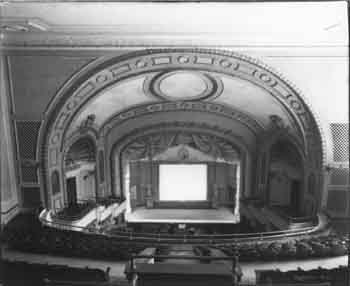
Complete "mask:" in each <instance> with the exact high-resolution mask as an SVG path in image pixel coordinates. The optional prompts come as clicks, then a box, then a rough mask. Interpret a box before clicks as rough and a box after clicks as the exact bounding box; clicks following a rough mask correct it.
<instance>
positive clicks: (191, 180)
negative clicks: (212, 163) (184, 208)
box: [159, 164, 207, 201]
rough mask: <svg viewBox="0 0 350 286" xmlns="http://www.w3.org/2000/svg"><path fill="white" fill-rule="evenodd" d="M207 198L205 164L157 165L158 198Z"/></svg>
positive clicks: (196, 199) (165, 199) (188, 199)
mask: <svg viewBox="0 0 350 286" xmlns="http://www.w3.org/2000/svg"><path fill="white" fill-rule="evenodd" d="M206 199H207V165H205V164H192V165H189V164H161V165H159V200H161V201H204V200H206Z"/></svg>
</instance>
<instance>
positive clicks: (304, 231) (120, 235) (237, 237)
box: [39, 210, 328, 245]
mask: <svg viewBox="0 0 350 286" xmlns="http://www.w3.org/2000/svg"><path fill="white" fill-rule="evenodd" d="M45 212H46V213H45ZM47 212H49V211H48V210H44V211H43V212H42V213H41V214H40V216H39V219H40V221H41V223H42V224H43V225H46V226H50V227H54V228H58V229H62V230H71V231H74V230H75V231H81V232H84V233H88V234H96V235H104V236H106V237H110V238H115V239H118V240H121V241H125V240H128V241H134V242H142V243H153V244H154V243H163V244H167V243H168V244H172V243H188V244H199V245H203V244H205V245H213V244H217V245H219V244H232V243H237V242H250V241H256V240H259V241H263V240H275V239H281V238H286V237H294V236H300V235H309V234H317V233H319V232H320V231H322V230H324V229H325V228H326V227H327V224H328V221H326V217H325V216H323V215H321V214H320V215H318V224H317V225H316V226H313V227H306V228H301V229H294V230H293V229H289V230H282V231H270V232H259V233H237V234H208V235H188V234H185V235H178V234H161V233H139V232H133V231H119V230H114V231H111V230H109V231H104V230H98V229H94V228H87V227H79V226H72V225H69V224H66V223H62V222H55V221H48V220H47V219H46V216H47Z"/></svg>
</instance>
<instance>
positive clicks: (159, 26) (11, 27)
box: [1, 1, 348, 47]
mask: <svg viewBox="0 0 350 286" xmlns="http://www.w3.org/2000/svg"><path fill="white" fill-rule="evenodd" d="M1 9H2V15H3V17H2V20H1V27H2V30H3V32H4V36H3V43H4V46H25V45H35V46H38V45H39V46H40V45H41V46H55V45H59V46H60V45H62V46H72V45H82V46H99V45H107V46H114V45H128V46H135V45H136V46H137V45H148V44H159V45H168V46H169V45H172V44H173V41H174V40H175V41H177V44H178V45H181V44H183V45H191V44H193V43H194V42H195V43H196V44H199V45H214V46H226V47H227V46H232V45H234V46H241V45H244V46H250V45H253V46H291V45H292V46H304V45H311V46H320V47H329V46H338V47H339V46H340V47H345V46H347V40H348V27H347V13H346V11H347V8H346V2H345V1H343V2H341V1H339V2H336V1H333V2H323V3H320V2H307V3H303V2H294V3H293V2H289V3H268V2H265V3H189V2H187V3H126V2H124V3H123V2H119V3H96V2H90V3H76V2H72V3H62V2H54V3H44V2H43V3H25V2H17V3H16V2H7V3H4V4H3V5H2V6H1Z"/></svg>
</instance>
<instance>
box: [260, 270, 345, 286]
mask: <svg viewBox="0 0 350 286" xmlns="http://www.w3.org/2000/svg"><path fill="white" fill-rule="evenodd" d="M347 271H348V270H347V268H346V267H338V268H333V269H324V268H318V269H313V270H307V271H306V270H302V269H298V270H293V271H286V272H282V271H279V270H260V271H256V274H257V284H256V285H257V286H260V285H294V284H295V285H310V284H311V285H322V284H321V283H328V284H326V285H330V286H344V285H347V283H346V281H347ZM301 283H302V284H301Z"/></svg>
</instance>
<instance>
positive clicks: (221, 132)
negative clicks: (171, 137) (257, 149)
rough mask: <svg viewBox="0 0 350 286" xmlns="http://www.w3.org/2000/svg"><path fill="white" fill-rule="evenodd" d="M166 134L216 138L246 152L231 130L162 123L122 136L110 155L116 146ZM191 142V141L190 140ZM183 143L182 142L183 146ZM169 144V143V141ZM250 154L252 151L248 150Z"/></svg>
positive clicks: (179, 122) (194, 124) (122, 146)
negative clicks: (200, 135)
mask: <svg viewBox="0 0 350 286" xmlns="http://www.w3.org/2000/svg"><path fill="white" fill-rule="evenodd" d="M161 133H166V134H167V135H168V134H171V133H173V134H181V133H182V134H202V135H207V136H216V137H217V138H220V140H224V141H227V142H229V144H230V145H232V147H233V148H234V149H235V150H240V151H244V152H247V151H248V147H247V146H248V145H247V144H246V142H245V140H244V138H243V137H242V136H239V135H237V134H235V133H234V131H232V130H231V129H225V128H222V127H220V126H218V125H210V124H207V123H196V122H182V121H175V122H162V123H158V124H153V125H149V126H147V127H143V128H135V129H133V130H132V131H131V132H129V133H128V134H127V135H125V136H123V137H122V138H120V139H119V140H117V141H116V142H115V143H114V144H113V147H112V148H111V150H112V151H111V153H113V150H114V149H115V148H116V146H118V149H124V148H125V147H126V146H128V145H129V144H130V143H132V142H134V141H135V140H137V139H138V138H142V137H147V136H150V138H152V139H153V138H154V135H155V134H161ZM189 140H190V141H192V140H193V139H190V138H189ZM183 143H184V142H182V144H183ZM169 144H173V143H171V141H169ZM249 151H250V152H252V150H249Z"/></svg>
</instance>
